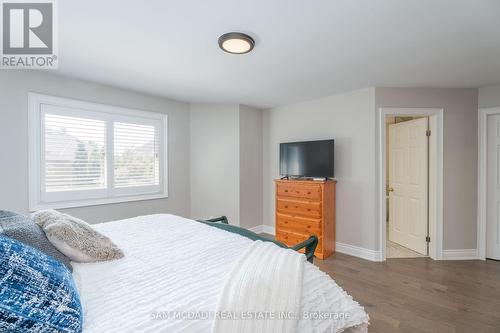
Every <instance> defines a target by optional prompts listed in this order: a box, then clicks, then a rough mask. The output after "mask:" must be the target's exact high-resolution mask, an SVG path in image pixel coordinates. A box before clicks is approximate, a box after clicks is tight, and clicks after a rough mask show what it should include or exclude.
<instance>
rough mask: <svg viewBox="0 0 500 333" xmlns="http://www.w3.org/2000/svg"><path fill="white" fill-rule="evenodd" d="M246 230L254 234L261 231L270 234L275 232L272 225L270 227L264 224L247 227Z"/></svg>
mask: <svg viewBox="0 0 500 333" xmlns="http://www.w3.org/2000/svg"><path fill="white" fill-rule="evenodd" d="M248 230H250V231H252V232H255V233H256V234H261V233H266V234H270V235H275V234H276V232H275V230H274V227H271V226H269V225H265V224H261V225H258V226H255V227H253V228H249V229H248Z"/></svg>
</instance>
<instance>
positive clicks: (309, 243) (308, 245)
mask: <svg viewBox="0 0 500 333" xmlns="http://www.w3.org/2000/svg"><path fill="white" fill-rule="evenodd" d="M197 221H198V222H201V223H204V224H206V225H209V226H211V227H215V228H219V229H222V230H225V231H228V232H232V233H235V234H238V235H240V236H243V237H246V238H250V239H251V240H254V241H256V240H260V241H263V242H272V243H274V244H276V245H278V246H279V247H282V248H284V249H292V250H295V251H299V250H301V249H304V254H305V255H306V258H307V261H309V262H310V263H312V262H313V260H314V251H315V250H316V246H317V245H318V237H316V236H314V235H313V236H311V237H309V238H308V239H306V240H305V241H303V242H301V243H299V244H297V245H295V246H292V247H289V246H286V245H285V244H283V243H281V242H278V241H277V240H274V239H270V238H267V237H264V236H260V235H258V234H256V233H255V232H252V231H250V230H248V229H245V228H241V227H237V226H235V225H230V224H229V221H228V220H227V217H226V216H221V217H217V218H213V219H207V220H197Z"/></svg>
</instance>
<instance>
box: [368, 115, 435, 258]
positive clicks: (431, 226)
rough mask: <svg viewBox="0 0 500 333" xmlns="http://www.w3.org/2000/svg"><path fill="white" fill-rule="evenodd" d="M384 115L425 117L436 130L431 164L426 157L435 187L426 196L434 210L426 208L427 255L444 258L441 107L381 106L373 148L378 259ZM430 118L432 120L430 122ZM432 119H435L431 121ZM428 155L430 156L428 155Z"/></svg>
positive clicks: (382, 229) (382, 245) (382, 243)
mask: <svg viewBox="0 0 500 333" xmlns="http://www.w3.org/2000/svg"><path fill="white" fill-rule="evenodd" d="M387 116H414V117H415V116H424V117H429V122H430V123H431V125H430V127H431V130H432V129H433V130H434V131H436V132H437V133H436V135H435V136H431V138H436V139H435V144H434V145H435V146H436V147H435V149H434V150H435V156H434V159H433V160H434V163H432V165H431V158H429V177H430V176H431V173H432V174H433V175H434V177H435V182H436V183H435V187H434V186H430V187H429V198H435V200H434V202H433V204H434V205H432V204H431V203H429V208H428V209H429V210H430V209H431V206H433V207H434V209H432V210H430V211H429V236H430V238H431V241H430V243H429V257H430V258H432V259H434V260H442V259H443V151H444V150H443V128H444V109H442V108H399V107H381V108H379V109H378V123H377V126H376V127H377V128H376V136H377V144H378V149H377V150H376V166H377V167H378V168H377V171H378V174H377V184H376V188H377V190H376V202H377V204H378V227H379V237H378V238H379V249H380V252H381V254H382V256H381V260H382V261H385V260H386V241H387V240H386V232H387V230H386V229H387V228H386V188H385V187H386V186H385V184H386V167H387V166H386V154H387V152H386V145H385V143H386V124H385V119H386V117H387ZM431 118H432V119H433V121H432V122H431ZM434 119H435V121H434ZM429 157H430V156H429Z"/></svg>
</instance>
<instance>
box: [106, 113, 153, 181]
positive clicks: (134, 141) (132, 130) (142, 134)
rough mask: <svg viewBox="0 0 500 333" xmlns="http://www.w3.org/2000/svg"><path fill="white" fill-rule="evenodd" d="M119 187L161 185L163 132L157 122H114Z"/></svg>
mask: <svg viewBox="0 0 500 333" xmlns="http://www.w3.org/2000/svg"><path fill="white" fill-rule="evenodd" d="M114 168H115V169H114V171H115V172H114V177H115V187H116V188H122V187H133V186H151V185H159V183H160V179H159V168H160V163H159V133H158V130H157V129H156V128H155V126H151V125H139V124H132V123H119V122H115V123H114Z"/></svg>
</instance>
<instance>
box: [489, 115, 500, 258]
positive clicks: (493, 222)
mask: <svg viewBox="0 0 500 333" xmlns="http://www.w3.org/2000/svg"><path fill="white" fill-rule="evenodd" d="M487 140H488V148H487V149H488V151H487V187H488V189H487V191H488V195H487V198H488V199H487V201H486V209H487V212H486V257H487V258H491V259H497V260H500V115H494V116H488V139H487Z"/></svg>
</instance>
